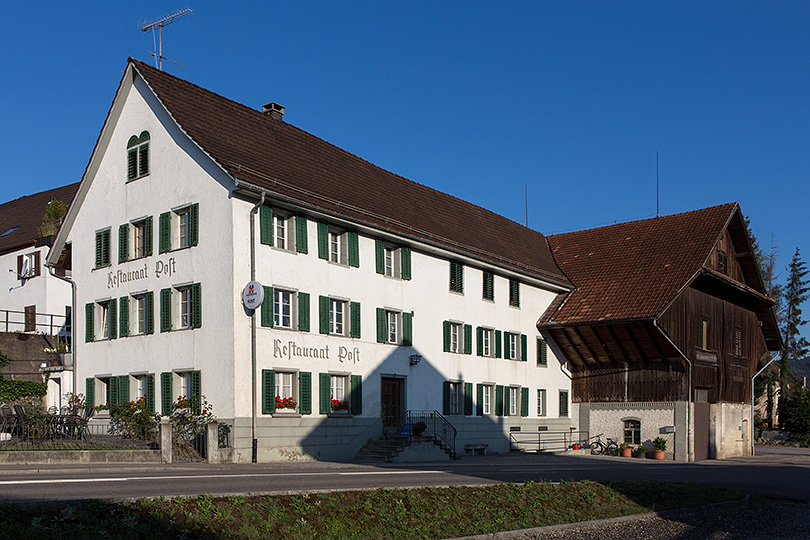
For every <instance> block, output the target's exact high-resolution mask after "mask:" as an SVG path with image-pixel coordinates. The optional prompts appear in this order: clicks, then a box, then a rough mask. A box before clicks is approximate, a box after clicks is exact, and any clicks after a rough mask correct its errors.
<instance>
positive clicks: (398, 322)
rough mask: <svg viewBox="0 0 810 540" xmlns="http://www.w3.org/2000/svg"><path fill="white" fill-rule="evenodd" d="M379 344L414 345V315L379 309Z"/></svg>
mask: <svg viewBox="0 0 810 540" xmlns="http://www.w3.org/2000/svg"><path fill="white" fill-rule="evenodd" d="M377 343H391V344H399V345H413V313H403V312H401V311H397V310H391V309H385V308H377Z"/></svg>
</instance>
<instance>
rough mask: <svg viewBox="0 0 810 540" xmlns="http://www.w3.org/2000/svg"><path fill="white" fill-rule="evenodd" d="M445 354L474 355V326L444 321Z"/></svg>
mask: <svg viewBox="0 0 810 540" xmlns="http://www.w3.org/2000/svg"><path fill="white" fill-rule="evenodd" d="M443 332H444V352H451V353H458V354H472V326H471V325H469V324H464V323H460V322H456V321H444V330H443Z"/></svg>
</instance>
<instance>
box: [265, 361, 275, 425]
mask: <svg viewBox="0 0 810 540" xmlns="http://www.w3.org/2000/svg"><path fill="white" fill-rule="evenodd" d="M275 412H276V372H275V371H273V370H272V369H263V370H262V414H273V413H275Z"/></svg>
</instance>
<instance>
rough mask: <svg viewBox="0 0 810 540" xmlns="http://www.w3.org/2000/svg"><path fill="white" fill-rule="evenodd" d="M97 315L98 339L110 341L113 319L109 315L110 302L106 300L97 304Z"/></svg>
mask: <svg viewBox="0 0 810 540" xmlns="http://www.w3.org/2000/svg"><path fill="white" fill-rule="evenodd" d="M98 315H99V323H100V325H99V327H98V330H99V334H98V337H99V339H110V336H111V335H112V329H111V326H112V325H113V324H114V323H113V321H114V318H113V317H111V313H110V301H109V300H106V301H104V302H99V303H98Z"/></svg>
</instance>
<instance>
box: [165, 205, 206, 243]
mask: <svg viewBox="0 0 810 540" xmlns="http://www.w3.org/2000/svg"><path fill="white" fill-rule="evenodd" d="M158 227H159V242H158V251H159V252H160V253H166V252H169V251H172V250H175V249H184V248H188V247H191V246H196V245H197V241H198V239H199V204H197V203H195V204H191V205H188V206H183V207H180V208H175V209H174V210H172V211H170V212H163V213H162V214H160V219H159V223H158Z"/></svg>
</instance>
